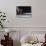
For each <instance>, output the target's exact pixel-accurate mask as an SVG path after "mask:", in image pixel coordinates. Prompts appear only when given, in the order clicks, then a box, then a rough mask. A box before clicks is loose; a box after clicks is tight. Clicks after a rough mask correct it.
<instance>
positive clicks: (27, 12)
mask: <svg viewBox="0 0 46 46" xmlns="http://www.w3.org/2000/svg"><path fill="white" fill-rule="evenodd" d="M16 16H20V17H21V16H30V17H32V6H16Z"/></svg>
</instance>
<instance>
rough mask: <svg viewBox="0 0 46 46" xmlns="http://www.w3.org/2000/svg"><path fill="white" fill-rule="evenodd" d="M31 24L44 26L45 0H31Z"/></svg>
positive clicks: (45, 23)
mask: <svg viewBox="0 0 46 46" xmlns="http://www.w3.org/2000/svg"><path fill="white" fill-rule="evenodd" d="M32 6H33V7H32V13H33V15H32V26H34V27H46V0H32Z"/></svg>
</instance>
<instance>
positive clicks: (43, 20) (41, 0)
mask: <svg viewBox="0 0 46 46" xmlns="http://www.w3.org/2000/svg"><path fill="white" fill-rule="evenodd" d="M26 1H27V3H24V2H25V1H24V0H23V2H22V5H23V4H25V5H26V4H27V5H30V4H31V3H29V2H30V0H26ZM19 3H20V2H19ZM16 4H17V5H18V3H16V0H0V9H2V10H3V11H5V12H6V15H7V18H8V22H7V24H6V26H7V27H16ZM45 4H46V0H32V14H33V15H32V24H30V22H31V21H30V22H29V23H28V24H29V27H30V26H31V27H38V29H37V30H42V29H44V28H39V27H46V5H45ZM19 5H20V4H19ZM17 29H18V28H17ZM20 29H22V28H20ZM28 29H29V30H31V29H32V30H33V29H34V28H31V29H30V28H28ZM23 30H24V29H23ZM25 30H27V28H25ZM35 30H36V28H35ZM44 30H46V28H45V29H44Z"/></svg>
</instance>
